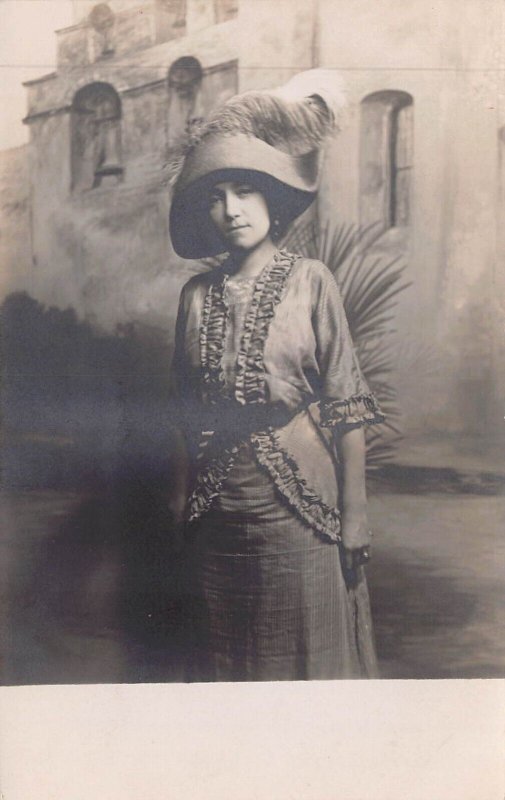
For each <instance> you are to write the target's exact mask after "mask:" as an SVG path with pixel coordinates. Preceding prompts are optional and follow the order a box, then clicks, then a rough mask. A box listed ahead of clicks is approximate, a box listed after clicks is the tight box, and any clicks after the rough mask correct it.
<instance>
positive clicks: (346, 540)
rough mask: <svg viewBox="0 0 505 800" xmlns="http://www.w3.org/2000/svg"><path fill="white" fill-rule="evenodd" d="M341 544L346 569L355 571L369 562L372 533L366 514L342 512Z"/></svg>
mask: <svg viewBox="0 0 505 800" xmlns="http://www.w3.org/2000/svg"><path fill="white" fill-rule="evenodd" d="M341 535H342V544H343V545H344V552H345V565H346V567H347V569H349V570H351V569H355V568H356V567H358V566H361V565H362V564H366V563H367V562H368V561H369V560H370V544H371V540H372V533H371V531H370V529H369V527H368V519H367V516H366V514H358V515H356V514H353V513H352V512H349V513H347V512H346V511H344V513H343V515H342V532H341Z"/></svg>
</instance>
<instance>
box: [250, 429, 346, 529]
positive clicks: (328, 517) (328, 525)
mask: <svg viewBox="0 0 505 800" xmlns="http://www.w3.org/2000/svg"><path fill="white" fill-rule="evenodd" d="M251 442H252V444H253V447H254V449H255V453H256V458H257V460H258V463H259V465H260V466H261V467H263V469H264V470H265V471H266V472H267V473H268V475H269V476H270V478H271V479H272V481H273V482H274V484H275V486H276V488H277V490H278V492H279V494H281V495H282V497H283V498H284V499H285V500H286V502H287V503H288V505H289V506H290V508H291V509H292V510H293V511H294V512H295V513H296V514H297V515H298V517H299V518H300V519H302V520H303V521H304V522H306V523H307V524H308V525H310V527H311V528H313V529H314V530H315V531H317V533H319V534H320V535H321V536H324V537H325V538H327V539H330V540H331V541H333V542H340V541H341V536H340V513H339V511H338V509H336V508H330V506H327V505H326V503H324V502H323V501H322V500H321V498H320V497H319V496H318V495H317V494H315V492H314V491H313V490H312V489H310V487H309V486H308V485H307V482H306V481H305V479H304V478H303V477H302V476H301V475H300V471H299V469H298V466H297V465H296V463H295V461H294V460H293V459H292V458H291V456H290V455H289V454H288V453H287V452H286V451H285V450H283V449H282V447H280V445H279V442H278V440H277V437H276V435H275V433H274V431H272V430H270V431H266V432H264V433H254V434H252V435H251Z"/></svg>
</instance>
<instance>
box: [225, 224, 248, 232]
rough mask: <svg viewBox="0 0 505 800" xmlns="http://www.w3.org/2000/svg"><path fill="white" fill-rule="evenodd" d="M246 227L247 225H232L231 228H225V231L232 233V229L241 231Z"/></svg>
mask: <svg viewBox="0 0 505 800" xmlns="http://www.w3.org/2000/svg"><path fill="white" fill-rule="evenodd" d="M248 227H249V225H234V226H233V228H227V229H226V232H227V233H233V231H241V230H243V229H244V228H248Z"/></svg>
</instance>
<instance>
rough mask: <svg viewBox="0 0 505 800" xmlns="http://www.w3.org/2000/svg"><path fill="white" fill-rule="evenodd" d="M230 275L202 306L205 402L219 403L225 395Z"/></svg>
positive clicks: (214, 285)
mask: <svg viewBox="0 0 505 800" xmlns="http://www.w3.org/2000/svg"><path fill="white" fill-rule="evenodd" d="M227 280H228V275H227V274H224V275H223V276H222V278H221V279H220V280H218V281H216V282H215V283H211V285H210V286H209V289H208V291H207V294H206V295H205V300H204V304H203V312H202V325H201V328H200V362H201V365H202V383H203V387H204V389H203V393H204V397H203V399H204V401H207V402H209V403H216V402H218V400H219V399H220V398H222V397H223V396H225V395H226V382H225V375H224V372H223V348H224V337H225V334H226V324H227V321H228V306H227V304H226V300H225V291H226V282H227Z"/></svg>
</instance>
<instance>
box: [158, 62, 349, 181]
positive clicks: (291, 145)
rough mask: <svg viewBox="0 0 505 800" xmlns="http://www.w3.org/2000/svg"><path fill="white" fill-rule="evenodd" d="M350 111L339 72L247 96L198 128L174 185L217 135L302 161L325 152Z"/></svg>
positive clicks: (177, 161) (310, 73)
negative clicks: (250, 140) (245, 139)
mask: <svg viewBox="0 0 505 800" xmlns="http://www.w3.org/2000/svg"><path fill="white" fill-rule="evenodd" d="M345 106H346V96H345V89H344V84H343V80H342V78H341V76H340V75H339V74H338V73H336V72H335V71H334V70H325V69H312V70H306V71H305V72H300V73H298V74H297V75H294V76H293V77H292V78H291V79H290V80H289V81H288V82H287V83H285V84H284V85H283V86H280V87H278V88H275V89H263V90H255V91H248V92H243V93H242V94H239V95H235V96H234V97H232V98H231V99H230V100H228V101H227V102H226V103H224V104H223V105H221V106H220V107H219V108H217V109H216V110H215V111H213V112H212V114H211V115H210V116H209V117H208V119H207V121H205V122H202V123H201V124H200V125H199V126H195V125H193V127H192V129H191V130H190V131H189V132H188V137H187V140H186V142H185V143H184V144H183V146H182V147H181V148H180V149H179V151H178V152H174V153H173V154H172V158H171V163H170V164H169V165H168V168H169V169H168V172H169V181H170V183H171V184H172V186H173V185H174V184H175V183H176V181H177V177H178V175H179V174H180V171H181V169H182V167H183V165H184V159H185V157H186V155H187V154H188V153H189V152H190V151H191V150H192V149H193V148H194V147H196V146H197V145H198V144H199V143H200V142H202V141H203V140H204V139H205V138H206V137H207V136H210V135H212V134H225V135H233V134H245V135H247V136H251V137H256V138H258V139H261V140H262V141H264V142H266V143H267V144H269V145H271V146H272V147H275V148H277V149H278V150H282V151H283V152H286V153H289V154H290V155H294V156H299V155H303V154H305V153H308V152H310V151H312V150H317V149H319V148H320V147H321V146H322V145H323V143H324V141H325V140H326V139H327V138H328V137H329V136H330V135H332V134H333V133H335V132H336V131H338V129H339V123H340V121H341V116H342V112H343V110H344V108H345Z"/></svg>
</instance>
